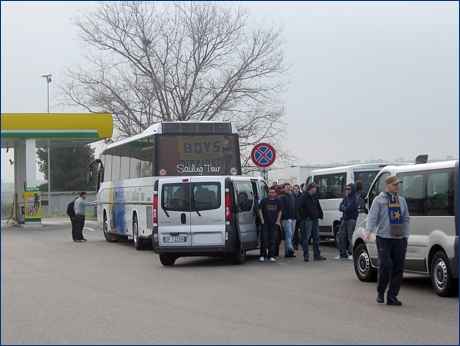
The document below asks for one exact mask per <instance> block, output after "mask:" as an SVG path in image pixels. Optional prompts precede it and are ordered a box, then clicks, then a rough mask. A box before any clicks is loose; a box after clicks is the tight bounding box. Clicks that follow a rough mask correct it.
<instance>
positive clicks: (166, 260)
mask: <svg viewBox="0 0 460 346" xmlns="http://www.w3.org/2000/svg"><path fill="white" fill-rule="evenodd" d="M160 262H161V264H163V265H164V266H165V267H167V266H172V265H174V262H176V258H175V257H174V256H173V255H171V254H170V253H161V254H160Z"/></svg>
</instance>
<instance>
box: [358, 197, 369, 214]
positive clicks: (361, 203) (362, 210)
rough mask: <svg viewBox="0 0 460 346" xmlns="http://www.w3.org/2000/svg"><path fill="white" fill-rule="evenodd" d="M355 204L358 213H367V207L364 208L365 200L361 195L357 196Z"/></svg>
mask: <svg viewBox="0 0 460 346" xmlns="http://www.w3.org/2000/svg"><path fill="white" fill-rule="evenodd" d="M356 203H357V205H358V213H366V214H367V209H366V201H365V200H364V198H363V197H362V196H359V197H358V200H357V202H356Z"/></svg>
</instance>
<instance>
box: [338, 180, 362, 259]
mask: <svg viewBox="0 0 460 346" xmlns="http://www.w3.org/2000/svg"><path fill="white" fill-rule="evenodd" d="M346 194H347V195H346V196H345V198H344V199H343V200H342V202H340V206H339V210H340V211H341V212H342V213H343V215H342V223H341V224H340V229H339V255H338V256H337V257H336V258H335V259H337V260H340V259H345V260H346V259H349V260H353V256H352V254H353V249H352V245H351V242H352V238H353V232H354V231H355V226H356V219H357V218H358V207H357V205H356V200H357V198H358V196H357V194H356V186H355V184H353V183H350V184H348V185H347V188H346ZM347 245H348V246H347ZM347 251H348V255H347Z"/></svg>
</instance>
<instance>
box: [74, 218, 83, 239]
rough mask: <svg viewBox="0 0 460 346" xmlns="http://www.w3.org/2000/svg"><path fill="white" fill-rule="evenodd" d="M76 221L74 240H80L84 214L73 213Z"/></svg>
mask: <svg viewBox="0 0 460 346" xmlns="http://www.w3.org/2000/svg"><path fill="white" fill-rule="evenodd" d="M75 221H76V224H77V225H76V231H75V239H74V240H82V239H83V227H85V215H79V214H77V215H75Z"/></svg>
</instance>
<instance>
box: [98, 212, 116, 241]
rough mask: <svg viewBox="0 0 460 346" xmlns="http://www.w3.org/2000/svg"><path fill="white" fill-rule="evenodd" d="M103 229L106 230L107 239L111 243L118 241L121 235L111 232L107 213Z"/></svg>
mask: <svg viewBox="0 0 460 346" xmlns="http://www.w3.org/2000/svg"><path fill="white" fill-rule="evenodd" d="M102 230H103V231H104V237H105V240H107V241H108V242H109V243H113V242H117V241H118V239H119V237H118V236H117V235H116V234H112V233H110V232H109V225H108V223H107V215H106V214H104V224H103V226H102Z"/></svg>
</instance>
